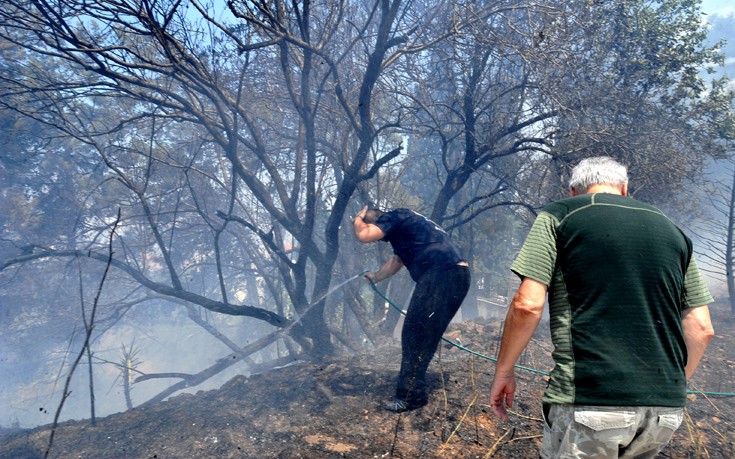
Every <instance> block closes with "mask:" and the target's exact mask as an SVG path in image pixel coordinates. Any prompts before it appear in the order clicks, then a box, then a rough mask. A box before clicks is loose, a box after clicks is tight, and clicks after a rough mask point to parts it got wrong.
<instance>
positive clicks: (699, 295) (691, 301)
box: [684, 256, 715, 309]
mask: <svg viewBox="0 0 735 459" xmlns="http://www.w3.org/2000/svg"><path fill="white" fill-rule="evenodd" d="M714 300H715V299H714V298H712V295H711V294H710V292H709V289H708V288H707V284H706V283H705V282H704V277H702V273H701V272H700V271H699V267H698V266H697V261H696V260H695V259H694V257H693V256H692V259H691V260H690V261H689V266H688V267H687V272H686V273H685V274H684V309H686V308H696V307H697V306H704V305H705V304H710V303H712V302H713V301H714Z"/></svg>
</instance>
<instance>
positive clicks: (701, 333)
mask: <svg viewBox="0 0 735 459" xmlns="http://www.w3.org/2000/svg"><path fill="white" fill-rule="evenodd" d="M682 328H683V330H684V342H685V343H686V347H687V364H686V370H685V371H686V377H687V379H689V378H691V377H692V375H693V374H694V371H695V370H696V369H697V366H699V362H700V361H701V360H702V357H703V356H704V351H705V350H706V349H707V346H708V345H709V342H710V341H711V340H712V338H713V337H714V336H715V330H714V328H713V327H712V321H711V320H710V315H709V308H708V307H707V306H700V307H697V308H690V309H685V310H684V313H683V317H682Z"/></svg>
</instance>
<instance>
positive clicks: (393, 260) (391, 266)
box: [374, 256, 403, 282]
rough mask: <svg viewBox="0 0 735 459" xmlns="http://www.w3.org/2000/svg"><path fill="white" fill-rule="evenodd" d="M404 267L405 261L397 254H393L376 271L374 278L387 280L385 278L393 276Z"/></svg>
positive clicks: (378, 280) (376, 280) (377, 280)
mask: <svg viewBox="0 0 735 459" xmlns="http://www.w3.org/2000/svg"><path fill="white" fill-rule="evenodd" d="M402 267H403V262H402V261H401V259H400V258H398V257H397V256H392V257H390V258H389V259H388V261H386V262H385V264H384V265H383V266H381V267H380V269H379V270H378V271H377V272H376V273H375V279H374V281H375V282H380V281H382V280H385V279H387V278H389V277H391V276H393V275H394V274H395V273H397V272H398V271H400V269H401V268H402Z"/></svg>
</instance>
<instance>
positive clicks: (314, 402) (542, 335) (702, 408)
mask: <svg viewBox="0 0 735 459" xmlns="http://www.w3.org/2000/svg"><path fill="white" fill-rule="evenodd" d="M722 310H723V311H724V308H722ZM713 321H714V323H715V328H716V330H717V336H716V338H715V339H714V340H713V342H712V343H711V345H710V347H709V349H708V351H707V355H706V356H705V359H704V361H703V363H702V366H701V367H700V369H699V370H698V373H697V374H696V375H695V377H694V378H693V381H692V384H691V385H690V389H696V390H701V391H714V392H734V391H735V340H734V339H733V332H734V330H735V318H733V316H732V315H730V314H727V313H724V312H723V313H720V314H718V311H717V310H716V309H714V308H713ZM500 326H501V323H500V322H498V321H482V320H480V321H477V322H466V323H463V324H452V325H451V326H450V329H449V330H448V333H447V335H445V336H447V337H448V338H450V339H453V340H455V341H458V342H460V343H461V344H462V345H464V346H466V347H468V348H470V349H473V350H476V351H478V352H481V353H483V354H487V355H489V356H491V357H494V356H495V354H496V352H497V346H498V339H499V332H500ZM547 327H548V324H547V323H542V324H541V325H540V326H539V330H538V331H537V333H536V336H535V337H534V340H533V341H532V343H531V344H530V345H529V348H528V350H527V351H526V353H525V354H524V355H523V357H522V360H521V362H519V363H520V364H522V365H524V366H526V367H529V368H533V369H539V370H542V371H548V370H549V369H550V368H551V365H552V363H551V357H550V351H551V349H552V346H551V343H550V340H549V337H548V331H547ZM399 361H400V345H399V343H398V342H397V341H390V342H389V343H386V344H384V345H382V346H381V347H379V348H377V349H374V350H371V351H369V352H363V353H359V354H353V355H350V356H344V357H340V358H335V359H333V360H331V361H326V362H295V363H294V364H292V365H289V366H287V367H283V368H279V369H276V370H272V371H270V372H268V373H265V374H260V375H254V376H251V377H244V376H238V377H235V378H234V379H232V380H230V381H229V382H228V383H226V384H225V385H223V386H222V387H221V388H220V389H217V390H212V391H207V392H199V393H197V394H194V395H179V396H174V397H172V398H170V399H169V400H167V401H165V402H163V403H159V404H157V405H154V406H150V407H143V408H137V409H133V410H131V411H127V412H124V413H119V414H114V415H111V416H108V417H105V418H101V419H98V420H97V424H96V425H95V426H92V425H91V424H90V423H89V421H74V422H67V423H63V424H61V425H60V426H58V427H57V429H56V432H55V439H54V445H53V448H52V449H51V452H50V455H49V457H53V458H341V457H347V458H391V457H392V458H490V457H495V458H513V459H518V458H537V457H538V447H539V444H540V441H541V434H542V422H543V421H542V420H541V407H540V402H539V399H540V397H541V394H542V392H543V389H544V387H545V384H546V379H545V377H544V376H543V375H542V374H538V373H534V372H532V371H526V370H518V372H517V375H518V392H517V394H516V403H515V406H514V407H513V410H512V414H511V419H510V421H502V420H500V419H498V418H496V417H495V416H494V415H493V414H492V413H491V411H490V408H489V406H488V404H489V402H488V397H489V386H490V382H491V379H492V375H493V369H494V364H493V363H492V362H491V361H488V360H486V359H483V358H480V357H476V356H473V355H472V354H470V353H467V352H465V351H462V350H460V349H458V348H456V347H452V346H450V345H448V344H446V343H442V346H441V350H440V351H439V352H438V353H437V355H436V356H435V357H434V360H433V361H432V364H431V368H430V377H431V380H432V382H433V391H432V393H431V396H430V401H429V404H428V405H427V406H425V407H423V408H422V409H420V410H417V411H412V412H408V413H402V414H393V413H390V412H387V411H384V410H383V409H382V408H381V404H382V402H384V401H386V400H387V399H389V398H390V395H391V394H392V392H393V388H394V380H395V377H396V373H397V371H398V364H399ZM50 431H51V430H50V426H43V427H39V428H36V429H33V430H28V431H22V432H16V433H13V434H6V435H4V436H3V438H0V457H2V458H14V459H17V458H35V457H43V455H44V452H45V451H46V447H47V445H48V439H49V435H50ZM660 457H668V458H728V459H730V458H733V457H735V398H734V397H722V396H705V395H702V394H692V395H690V396H689V406H688V407H687V410H686V416H685V420H684V423H682V425H681V427H680V428H679V429H678V430H677V432H676V433H675V435H674V438H673V439H672V441H671V443H670V445H669V446H668V447H667V448H666V449H665V450H664V451H663V452H662V453H661V455H660Z"/></svg>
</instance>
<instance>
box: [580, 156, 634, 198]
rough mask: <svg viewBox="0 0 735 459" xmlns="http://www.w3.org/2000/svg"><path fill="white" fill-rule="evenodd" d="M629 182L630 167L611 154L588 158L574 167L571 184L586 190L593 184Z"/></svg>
mask: <svg viewBox="0 0 735 459" xmlns="http://www.w3.org/2000/svg"><path fill="white" fill-rule="evenodd" d="M626 183H628V169H627V168H626V167H625V166H623V165H622V164H620V163H619V162H617V161H615V160H614V159H612V158H610V157H609V156H595V157H593V158H586V159H583V160H582V161H580V162H579V164H577V165H576V166H575V167H574V168H573V169H572V178H571V179H570V180H569V186H570V187H571V188H574V190H575V191H578V192H585V191H587V190H588V189H589V187H591V186H592V185H602V184H605V185H615V186H622V185H625V184H626Z"/></svg>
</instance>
